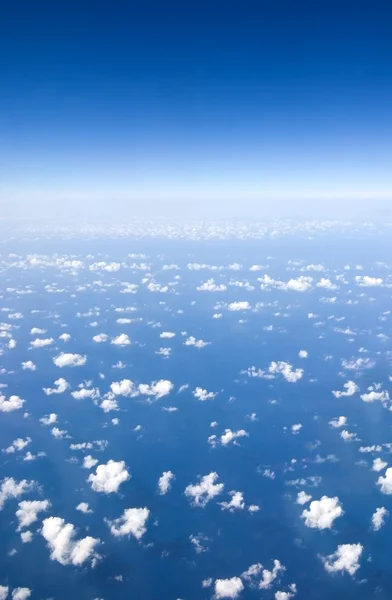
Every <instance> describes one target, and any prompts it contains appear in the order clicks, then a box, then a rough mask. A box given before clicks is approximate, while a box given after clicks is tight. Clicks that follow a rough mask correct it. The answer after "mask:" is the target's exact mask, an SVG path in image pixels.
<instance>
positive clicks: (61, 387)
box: [43, 377, 69, 396]
mask: <svg viewBox="0 0 392 600" xmlns="http://www.w3.org/2000/svg"><path fill="white" fill-rule="evenodd" d="M54 385H55V386H57V387H55V388H43V390H44V392H45V394H46V395H47V396H51V395H52V394H63V393H64V392H65V391H66V390H67V389H68V388H69V383H68V381H66V380H65V379H63V378H62V377H60V379H56V381H55V382H54Z"/></svg>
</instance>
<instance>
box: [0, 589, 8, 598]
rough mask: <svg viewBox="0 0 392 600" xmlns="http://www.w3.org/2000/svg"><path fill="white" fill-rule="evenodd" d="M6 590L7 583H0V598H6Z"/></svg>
mask: <svg viewBox="0 0 392 600" xmlns="http://www.w3.org/2000/svg"><path fill="white" fill-rule="evenodd" d="M8 592H9V587H8V585H0V600H7V596H8Z"/></svg>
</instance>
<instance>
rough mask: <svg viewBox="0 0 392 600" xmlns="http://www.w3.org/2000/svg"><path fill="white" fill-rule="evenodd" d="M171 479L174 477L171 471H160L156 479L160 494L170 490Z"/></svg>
mask: <svg viewBox="0 0 392 600" xmlns="http://www.w3.org/2000/svg"><path fill="white" fill-rule="evenodd" d="M173 479H175V475H174V473H172V472H171V471H164V472H163V473H162V475H161V477H160V478H159V480H158V489H159V493H160V494H161V495H162V496H163V495H164V494H167V492H168V491H169V490H170V488H171V482H172V481H173Z"/></svg>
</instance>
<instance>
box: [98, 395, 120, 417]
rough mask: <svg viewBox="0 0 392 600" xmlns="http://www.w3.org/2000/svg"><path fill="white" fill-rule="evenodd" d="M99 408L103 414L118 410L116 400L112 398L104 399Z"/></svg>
mask: <svg viewBox="0 0 392 600" xmlns="http://www.w3.org/2000/svg"><path fill="white" fill-rule="evenodd" d="M99 406H100V408H102V410H103V412H104V413H108V412H110V411H112V410H120V409H119V406H118V404H117V400H114V399H113V398H105V400H102V402H101V404H100V405H99Z"/></svg>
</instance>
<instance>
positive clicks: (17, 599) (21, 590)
mask: <svg viewBox="0 0 392 600" xmlns="http://www.w3.org/2000/svg"><path fill="white" fill-rule="evenodd" d="M30 596H31V590H30V588H27V587H18V588H15V589H14V590H12V600H27V599H28V598H30Z"/></svg>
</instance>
